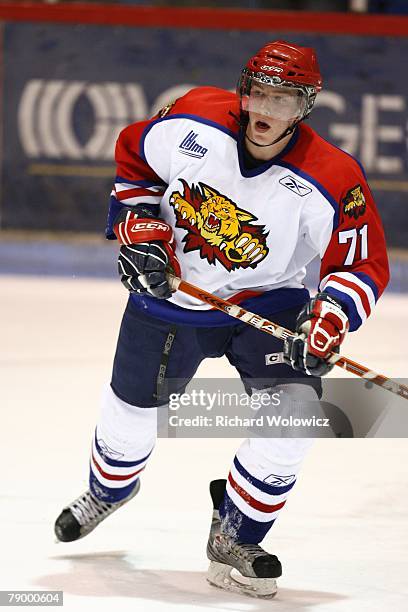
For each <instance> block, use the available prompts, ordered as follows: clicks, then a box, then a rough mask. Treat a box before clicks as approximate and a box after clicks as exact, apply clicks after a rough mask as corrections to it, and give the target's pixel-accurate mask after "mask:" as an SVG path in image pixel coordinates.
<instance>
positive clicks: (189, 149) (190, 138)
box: [179, 130, 208, 159]
mask: <svg viewBox="0 0 408 612" xmlns="http://www.w3.org/2000/svg"><path fill="white" fill-rule="evenodd" d="M197 137H198V134H196V133H195V132H193V130H191V132H189V133H188V134H187V136H186V137H185V138H184V140H183V141H182V142H181V143H180V144H179V151H180V153H183V155H189V157H197V158H198V159H202V158H203V157H204V155H205V154H206V153H207V151H208V149H206V148H205V147H202V146H201V145H200V144H198V142H197Z"/></svg>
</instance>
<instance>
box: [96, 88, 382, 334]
mask: <svg viewBox="0 0 408 612" xmlns="http://www.w3.org/2000/svg"><path fill="white" fill-rule="evenodd" d="M238 114H239V107H238V101H237V98H236V96H235V95H234V94H231V93H230V92H227V91H224V90H220V89H216V88H212V87H202V88H197V89H194V90H192V91H190V92H189V93H187V94H186V95H185V96H183V97H182V98H180V99H179V100H177V101H176V102H175V103H173V104H170V105H168V106H167V107H166V108H165V109H163V110H162V111H161V112H160V113H159V114H158V115H157V116H156V117H154V118H153V119H151V120H149V121H144V122H139V123H135V124H132V125H130V126H129V127H127V128H126V129H125V130H124V131H123V132H122V133H121V134H120V136H119V139H118V142H117V148H116V162H117V178H116V183H115V188H114V191H113V193H112V198H111V208H110V215H109V221H108V229H107V236H108V237H110V238H112V237H114V234H113V231H112V224H113V221H114V218H115V217H116V215H117V213H118V212H119V210H120V208H121V207H122V206H124V205H126V206H133V205H136V204H140V203H144V204H149V205H150V206H151V207H152V208H154V209H155V210H156V211H157V216H159V217H161V218H162V219H164V220H165V221H167V223H169V224H170V225H171V226H172V227H173V229H174V234H175V239H176V244H177V257H178V259H179V261H180V265H181V270H182V277H183V278H184V279H185V280H187V281H189V282H191V283H193V284H195V285H198V286H199V287H201V288H203V289H205V290H207V291H209V292H211V293H215V294H216V295H218V296H220V297H222V298H225V299H230V300H232V301H234V302H236V303H237V302H239V303H242V305H243V306H244V307H246V308H249V309H251V310H255V312H258V313H259V314H263V315H266V314H272V313H273V312H277V311H278V310H283V309H285V308H289V307H292V306H294V305H297V304H300V303H304V302H305V301H306V300H307V299H308V293H307V291H306V290H305V288H304V286H303V279H304V276H305V273H306V266H307V264H308V263H309V262H310V261H311V260H312V259H314V257H316V255H318V256H319V257H320V258H321V262H322V264H321V283H320V289H324V290H325V291H328V292H329V293H332V294H333V295H334V296H335V297H337V298H338V299H340V300H341V301H342V302H343V304H345V306H346V308H347V312H348V316H349V320H350V329H351V330H353V329H357V328H358V327H359V326H360V325H361V323H362V322H363V321H364V320H365V319H366V317H367V316H368V315H369V314H370V312H371V309H372V307H373V306H374V304H375V302H376V301H377V299H378V297H379V296H380V295H381V293H382V291H383V290H384V287H385V286H386V284H387V281H388V263H387V255H386V249H385V241H384V234H383V230H382V225H381V221H380V219H379V217H378V213H377V211H376V207H375V204H374V201H373V198H372V195H371V192H370V190H369V187H368V185H367V182H366V179H365V176H364V172H363V170H362V168H361V167H360V165H359V163H358V162H357V161H356V160H354V159H353V158H352V157H351V156H349V155H348V154H346V153H345V152H343V151H341V150H340V149H338V148H337V147H335V146H333V145H331V144H330V143H328V142H326V141H325V140H323V139H322V138H321V137H320V136H318V134H316V132H314V130H312V129H311V128H310V127H308V126H307V125H304V124H302V125H300V126H298V127H297V128H296V130H295V132H294V134H293V136H292V138H291V140H290V141H289V143H288V145H287V146H286V148H285V149H284V150H283V151H282V152H281V153H280V154H279V155H278V156H276V157H275V158H273V159H272V160H270V161H267V162H265V163H263V164H262V165H260V166H258V167H256V168H253V169H248V168H247V167H246V166H245V161H244V154H243V134H242V131H241V130H240V128H239V124H238V122H237V115H238ZM133 298H134V302H135V304H136V305H138V306H139V307H140V308H143V309H145V310H146V309H147V310H148V311H149V312H150V313H151V314H152V315H153V316H158V317H160V318H163V319H166V320H170V321H171V320H173V321H179V322H183V323H187V324H188V323H190V324H194V325H217V324H232V320H231V319H230V318H228V317H227V315H224V314H223V313H219V312H216V311H210V310H209V306H208V305H207V304H202V303H200V302H199V301H198V300H195V299H194V298H192V297H189V296H187V295H185V294H183V293H181V292H176V293H174V294H173V296H172V297H171V298H170V299H169V300H166V301H163V300H157V299H155V298H152V297H147V296H140V295H136V294H135V295H134V296H133Z"/></svg>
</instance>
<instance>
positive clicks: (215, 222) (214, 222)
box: [205, 213, 221, 232]
mask: <svg viewBox="0 0 408 612" xmlns="http://www.w3.org/2000/svg"><path fill="white" fill-rule="evenodd" d="M220 225H221V223H220V220H219V218H218V217H216V216H215V215H214V214H213V213H209V215H208V219H207V221H206V222H205V227H206V228H207V229H208V230H210V232H214V231H216V230H217V229H218V228H219V227H220Z"/></svg>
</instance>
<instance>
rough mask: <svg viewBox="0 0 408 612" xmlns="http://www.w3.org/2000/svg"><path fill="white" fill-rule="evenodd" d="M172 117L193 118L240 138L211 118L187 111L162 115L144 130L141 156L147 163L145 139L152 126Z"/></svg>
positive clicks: (141, 140) (235, 138) (197, 121)
mask: <svg viewBox="0 0 408 612" xmlns="http://www.w3.org/2000/svg"><path fill="white" fill-rule="evenodd" d="M172 119H191V120H192V121H195V122H196V123H202V124H204V125H209V126H210V127H213V128H215V129H216V130H219V131H220V132H223V133H224V134H226V135H227V136H230V137H231V138H233V139H234V140H237V138H238V136H237V134H236V133H235V132H233V131H232V130H230V129H228V128H227V127H225V126H224V125H222V124H221V123H217V122H216V121H211V120H210V119H204V118H203V117H200V116H199V115H192V114H188V113H185V114H182V113H180V114H176V115H170V116H169V117H161V118H160V119H156V120H155V121H152V122H151V123H149V125H148V126H146V128H145V129H144V130H143V134H142V137H141V139H140V149H139V155H140V157H141V158H142V159H143V160H144V161H145V162H146V163H148V161H147V159H146V155H145V140H146V137H147V135H148V133H149V132H150V130H151V129H152V127H153V126H155V125H157V124H158V123H161V122H162V121H171V120H172Z"/></svg>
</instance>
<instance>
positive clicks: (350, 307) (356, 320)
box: [324, 285, 362, 331]
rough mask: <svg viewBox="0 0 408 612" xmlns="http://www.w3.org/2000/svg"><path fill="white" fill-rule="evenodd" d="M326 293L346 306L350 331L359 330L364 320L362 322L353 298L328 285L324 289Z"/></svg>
mask: <svg viewBox="0 0 408 612" xmlns="http://www.w3.org/2000/svg"><path fill="white" fill-rule="evenodd" d="M324 291H325V292H326V293H330V294H331V295H333V296H334V297H335V298H337V299H339V300H340V301H341V302H342V303H343V304H344V305H345V306H346V308H347V313H346V314H347V317H348V320H349V323H350V329H349V331H355V330H356V329H358V328H359V327H360V325H361V324H362V320H361V317H360V315H359V314H358V312H357V308H356V304H355V302H354V300H353V298H352V297H351V296H350V295H349V294H348V293H343V292H342V291H339V290H338V289H335V288H334V287H331V286H330V285H327V286H326V287H325V288H324Z"/></svg>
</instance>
